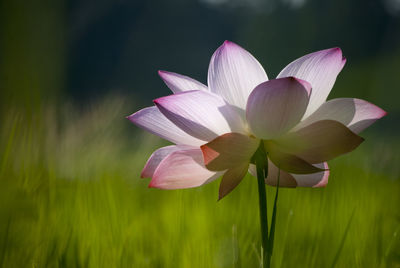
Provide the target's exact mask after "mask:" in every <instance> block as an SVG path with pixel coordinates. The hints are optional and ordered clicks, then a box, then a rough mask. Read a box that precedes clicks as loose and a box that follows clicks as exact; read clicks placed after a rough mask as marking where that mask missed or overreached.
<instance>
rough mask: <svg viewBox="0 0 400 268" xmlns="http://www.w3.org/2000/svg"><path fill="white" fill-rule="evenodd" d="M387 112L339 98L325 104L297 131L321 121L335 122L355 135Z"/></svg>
mask: <svg viewBox="0 0 400 268" xmlns="http://www.w3.org/2000/svg"><path fill="white" fill-rule="evenodd" d="M385 115H386V112H385V111H384V110H382V109H381V108H379V107H378V106H376V105H374V104H372V103H369V102H367V101H364V100H360V99H352V98H339V99H333V100H329V101H327V102H325V103H324V104H322V105H321V107H319V108H318V109H317V110H316V111H315V112H314V113H313V114H312V115H310V116H309V117H307V118H306V119H305V120H304V121H302V122H301V123H300V124H299V125H298V126H296V129H300V128H303V127H305V126H308V125H310V124H312V123H314V122H317V121H321V120H335V121H338V122H340V123H342V124H343V125H346V126H347V127H348V128H350V129H351V130H352V131H353V132H355V133H360V132H361V131H363V130H364V129H365V128H367V127H369V126H370V125H371V124H372V123H374V122H375V121H376V120H378V119H379V118H382V117H383V116H385Z"/></svg>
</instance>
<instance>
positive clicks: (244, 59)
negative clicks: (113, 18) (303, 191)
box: [128, 41, 386, 198]
mask: <svg viewBox="0 0 400 268" xmlns="http://www.w3.org/2000/svg"><path fill="white" fill-rule="evenodd" d="M345 62H346V60H345V59H344V58H343V56H342V51H341V50H340V49H339V48H332V49H326V50H322V51H318V52H314V53H311V54H308V55H305V56H303V57H301V58H299V59H297V60H295V61H293V62H292V63H290V64H289V65H288V66H286V67H285V68H284V69H283V70H282V71H281V72H280V74H279V75H278V77H277V79H273V80H268V77H267V74H266V73H265V71H264V69H263V67H262V66H261V64H260V63H259V62H258V61H257V60H256V59H255V58H254V57H253V56H252V55H251V54H250V53H249V52H247V51H246V50H244V49H243V48H241V47H240V46H238V45H236V44H234V43H232V42H229V41H225V42H224V43H223V44H222V45H221V46H220V47H219V48H218V49H217V50H216V51H215V53H214V54H213V56H212V58H211V62H210V66H209V69H208V87H207V86H205V85H203V84H202V83H200V82H198V81H196V80H194V79H191V78H189V77H187V76H183V75H179V74H176V73H170V72H165V71H159V75H160V76H161V78H162V79H163V80H164V82H165V83H166V85H167V86H168V87H169V88H170V89H171V90H172V92H173V93H174V94H173V95H170V96H167V97H162V98H158V99H156V100H154V103H155V106H152V107H148V108H144V109H142V110H140V111H138V112H136V113H134V114H132V115H130V116H128V119H129V120H130V121H132V122H133V123H134V124H136V125H137V126H139V127H141V128H143V129H145V130H147V131H149V132H151V133H153V134H155V135H158V136H159V137H161V138H164V139H166V140H169V141H171V142H173V143H175V145H170V146H166V147H163V148H160V149H158V150H156V151H155V152H154V153H153V154H152V155H151V156H150V158H149V160H148V161H147V163H146V166H145V167H144V169H143V171H142V174H141V176H142V177H146V178H147V177H148V178H151V182H150V185H149V187H156V188H161V189H180V188H190V187H197V186H200V185H203V184H205V183H208V182H211V181H213V180H215V179H216V178H218V177H220V176H223V177H222V180H221V186H220V198H222V197H223V196H225V195H226V194H228V193H229V192H230V191H232V189H233V188H234V187H236V186H237V185H238V184H239V183H240V181H241V180H242V178H243V177H244V175H245V174H246V173H247V171H250V172H251V173H253V172H254V165H253V164H251V158H252V156H253V155H254V153H255V151H256V150H257V148H258V147H259V145H260V142H262V144H263V145H264V148H265V151H266V152H267V154H268V159H269V160H268V161H269V176H268V178H266V183H267V184H269V185H275V184H276V180H277V174H278V166H279V169H280V170H281V171H280V186H284V187H296V186H301V187H322V186H325V185H326V184H327V182H328V177H329V170H328V165H327V163H326V161H328V160H330V159H332V158H334V157H337V156H339V155H341V154H344V153H347V152H350V151H352V150H354V149H355V148H356V147H357V146H358V145H359V144H360V143H361V142H362V141H363V139H362V138H361V137H359V136H358V135H357V134H358V133H359V132H361V131H362V130H364V129H365V128H367V127H368V126H370V125H371V124H372V123H373V122H375V121H376V120H377V119H379V118H381V117H383V116H384V115H385V114H386V112H385V111H383V110H382V109H380V108H379V107H377V106H375V105H373V104H371V103H369V102H367V101H364V100H360V99H352V98H339V99H333V100H329V101H326V99H327V97H328V95H329V92H330V91H331V89H332V87H333V85H334V83H335V80H336V77H337V75H338V74H339V72H340V71H341V70H342V68H343V66H344V64H345Z"/></svg>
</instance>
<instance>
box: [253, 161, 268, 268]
mask: <svg viewBox="0 0 400 268" xmlns="http://www.w3.org/2000/svg"><path fill="white" fill-rule="evenodd" d="M256 166H257V181H258V198H259V208H260V226H261V245H262V252H261V253H262V254H261V259H262V264H263V265H262V267H263V268H269V267H270V261H271V256H270V252H269V249H268V214H267V193H266V190H265V176H264V168H263V167H262V165H260V164H258V163H257V162H256Z"/></svg>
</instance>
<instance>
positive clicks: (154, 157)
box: [140, 145, 194, 178]
mask: <svg viewBox="0 0 400 268" xmlns="http://www.w3.org/2000/svg"><path fill="white" fill-rule="evenodd" d="M189 148H194V147H192V146H187V145H170V146H165V147H162V148H159V149H157V150H156V151H154V152H153V153H152V154H151V156H150V157H149V159H148V160H147V163H146V165H145V166H144V168H143V170H142V173H141V174H140V177H141V178H151V177H153V174H154V171H155V170H156V168H157V167H158V165H159V164H160V162H161V161H162V160H163V159H164V158H165V157H167V156H168V155H169V154H171V153H173V152H176V151H180V150H184V149H189Z"/></svg>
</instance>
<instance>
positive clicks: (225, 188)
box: [218, 163, 249, 200]
mask: <svg viewBox="0 0 400 268" xmlns="http://www.w3.org/2000/svg"><path fill="white" fill-rule="evenodd" d="M248 168H249V163H242V164H239V165H237V166H235V167H232V168H231V169H228V170H227V171H226V172H225V174H224V176H223V177H222V180H221V184H220V185H219V196H218V200H221V199H222V198H223V197H224V196H226V195H227V194H229V193H230V192H231V191H232V190H233V189H235V188H236V186H238V185H239V183H240V182H241V181H242V179H243V177H244V176H245V175H246V173H247V170H248Z"/></svg>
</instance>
